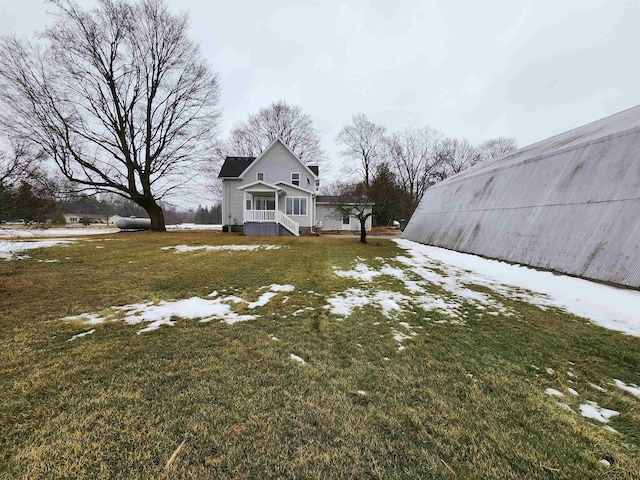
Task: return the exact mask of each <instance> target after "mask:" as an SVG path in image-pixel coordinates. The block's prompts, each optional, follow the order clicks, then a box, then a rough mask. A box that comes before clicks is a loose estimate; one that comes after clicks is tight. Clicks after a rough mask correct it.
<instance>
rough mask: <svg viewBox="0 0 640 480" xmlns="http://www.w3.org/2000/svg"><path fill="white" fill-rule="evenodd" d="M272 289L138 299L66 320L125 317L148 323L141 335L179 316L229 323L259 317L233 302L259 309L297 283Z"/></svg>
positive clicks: (129, 321) (98, 320)
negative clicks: (254, 295)
mask: <svg viewBox="0 0 640 480" xmlns="http://www.w3.org/2000/svg"><path fill="white" fill-rule="evenodd" d="M264 288H268V289H269V290H270V291H268V292H266V293H263V294H262V295H261V296H260V298H259V299H258V300H257V301H255V302H247V301H246V300H244V299H242V298H240V297H237V296H233V295H229V296H226V297H221V298H212V299H209V298H211V297H217V295H218V292H217V291H215V292H212V293H211V294H209V298H200V297H191V298H186V299H183V300H173V301H164V300H163V301H160V302H157V303H156V302H147V303H135V304H130V305H123V306H117V307H111V308H110V309H108V311H107V313H105V314H104V315H99V314H95V313H83V314H81V315H74V316H71V317H65V318H63V319H62V320H67V321H74V320H76V321H82V322H84V323H87V324H98V323H103V322H106V321H118V320H120V321H123V322H125V323H126V324H128V325H138V324H140V323H146V324H148V325H147V326H146V327H145V328H143V329H141V330H139V331H138V332H137V333H138V335H140V334H142V333H146V332H150V331H153V330H157V329H158V328H160V327H161V326H163V325H166V326H173V325H175V321H176V320H175V319H178V318H182V319H187V320H192V319H200V322H210V321H213V320H220V321H222V322H224V323H227V324H229V325H233V324H234V323H238V322H245V321H248V320H255V319H256V318H257V316H256V315H241V314H238V313H237V312H235V311H233V310H232V309H231V305H230V304H239V303H246V304H247V308H250V309H255V308H257V307H262V306H264V305H266V304H267V303H268V302H269V301H270V300H271V299H272V298H273V297H275V296H276V295H277V293H276V292H283V291H284V292H288V291H291V290H292V289H293V288H294V287H293V286H291V285H277V284H272V285H269V286H267V287H263V289H264Z"/></svg>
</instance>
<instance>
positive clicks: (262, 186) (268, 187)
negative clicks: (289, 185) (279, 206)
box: [238, 180, 284, 193]
mask: <svg viewBox="0 0 640 480" xmlns="http://www.w3.org/2000/svg"><path fill="white" fill-rule="evenodd" d="M238 190H243V191H245V192H249V193H251V192H274V193H282V192H284V190H282V188H280V187H278V186H277V185H273V184H271V183H267V182H263V181H262V180H257V181H255V182H252V183H248V184H246V185H243V186H241V187H238Z"/></svg>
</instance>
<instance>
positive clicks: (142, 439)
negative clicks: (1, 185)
mask: <svg viewBox="0 0 640 480" xmlns="http://www.w3.org/2000/svg"><path fill="white" fill-rule="evenodd" d="M256 244H260V245H275V246H278V247H280V248H274V249H270V250H260V251H251V250H247V251H243V250H194V251H185V252H177V251H175V250H163V249H162V247H167V246H174V245H190V246H197V245H209V246H216V245H256ZM28 253H29V255H31V256H32V257H33V258H31V259H25V260H14V261H0V364H1V365H2V369H1V371H0V479H13V478H24V479H34V478H122V479H131V478H144V479H147V478H357V479H361V478H454V477H455V478H514V479H522V478H545V479H546V478H552V479H560V478H567V479H574V478H606V479H611V478H640V398H636V397H635V396H634V395H632V394H630V393H629V392H628V391H624V390H622V389H620V388H618V387H616V386H615V385H614V384H613V382H614V379H619V380H621V381H622V382H625V383H626V384H627V385H629V384H633V383H635V384H637V383H638V380H639V379H640V377H639V375H640V371H639V370H640V338H636V337H630V336H626V335H623V334H620V333H617V332H612V331H608V330H605V329H603V328H600V327H597V326H595V325H593V324H591V323H589V322H587V321H586V320H583V319H580V318H576V317H574V316H571V315H569V314H567V313H564V312H562V311H559V310H556V309H553V308H547V309H546V310H543V309H541V308H539V307H537V306H534V305H532V304H530V303H527V302H524V301H520V300H514V299H513V298H512V297H506V296H504V295H503V294H501V293H499V292H496V291H494V290H492V289H489V288H487V286H486V285H467V288H468V289H469V290H471V291H475V292H477V293H478V295H482V296H484V297H482V298H485V299H490V300H491V302H493V303H492V304H493V305H494V307H495V305H499V306H500V307H499V308H498V307H496V308H484V307H483V306H482V305H481V304H479V303H478V302H475V303H474V302H471V301H467V300H465V299H460V298H457V299H456V298H453V297H452V294H451V292H447V291H445V290H444V289H442V287H441V286H438V285H436V284H433V285H430V284H429V283H428V282H425V281H422V283H421V285H422V287H423V288H424V289H425V290H426V294H425V295H427V294H428V295H429V298H431V299H443V300H444V301H445V303H446V302H452V301H455V302H457V304H458V312H463V311H464V314H462V313H461V317H462V318H463V319H464V321H454V320H453V317H452V316H451V315H450V314H447V312H446V309H443V308H439V307H437V305H436V304H433V305H435V306H433V307H432V308H426V307H425V308H422V307H421V306H420V302H419V301H418V300H415V301H414V300H411V299H410V300H406V298H407V297H409V298H413V297H412V292H410V291H409V290H408V289H407V285H408V283H407V282H403V281H400V280H399V278H398V277H397V276H394V275H392V274H379V275H377V276H375V277H374V278H372V279H371V280H370V281H363V280H361V279H358V278H354V277H353V276H352V277H350V276H349V275H342V276H340V275H339V274H340V271H347V270H349V269H353V268H354V267H356V266H357V265H368V266H370V267H371V268H379V269H380V268H382V266H383V265H386V266H388V267H390V268H395V269H398V268H400V267H402V264H401V263H399V262H398V261H397V259H396V257H397V256H398V255H404V251H403V250H401V249H400V248H398V247H397V246H396V244H395V243H393V242H391V241H389V240H378V239H370V242H369V243H368V244H367V245H362V244H360V243H358V241H357V239H356V238H355V237H354V238H351V237H345V238H344V239H343V238H338V239H326V238H325V239H318V238H286V237H284V238H250V237H242V236H236V235H233V234H221V233H214V232H168V233H164V234H153V233H149V232H144V233H127V234H124V233H122V234H114V235H110V236H107V237H92V238H87V239H81V240H80V241H78V242H76V243H73V244H71V245H68V246H56V247H51V248H46V249H41V250H37V251H36V250H34V251H30V252H28ZM38 260H41V261H38ZM44 260H57V261H56V262H45V261H44ZM432 269H433V273H434V274H438V275H444V276H446V272H442V271H437V270H438V268H436V267H432ZM412 280H415V281H420V279H418V278H414V279H412ZM274 284H276V285H292V286H293V287H295V289H294V290H293V291H287V290H286V289H280V290H279V289H278V288H274V287H270V286H271V285H274ZM263 287H265V288H263ZM214 291H215V292H218V293H217V295H215V294H214V295H213V296H210V294H211V293H212V292H214ZM377 291H384V292H387V293H386V294H385V295H387V296H388V297H389V298H395V297H393V295H396V294H397V295H401V296H404V297H403V298H405V300H406V302H405V303H406V304H407V305H409V308H405V309H402V310H401V311H398V310H394V309H391V310H388V309H387V310H385V309H384V308H383V306H384V305H385V303H384V301H383V300H380V302H378V303H376V301H374V300H371V301H364V303H365V305H364V306H363V307H361V308H352V310H351V311H350V313H349V314H348V315H338V314H336V313H332V309H330V308H325V307H327V306H331V305H335V301H336V300H335V299H336V298H342V301H343V303H344V301H345V292H351V294H352V297H353V295H355V296H357V294H356V293H354V292H361V294H362V295H365V297H366V296H367V295H368V297H366V298H373V296H374V295H375V293H376V292H377ZM265 292H267V293H268V292H271V293H272V294H273V295H271V294H270V297H271V298H267V297H264V294H265ZM362 292H366V293H362ZM341 295H342V297H341ZM223 296H235V297H239V298H242V299H243V300H244V302H238V303H235V302H233V301H227V303H226V304H228V305H230V306H231V309H232V311H233V312H235V313H237V314H239V315H253V316H256V317H257V318H255V319H253V320H246V321H239V322H237V323H233V324H229V323H225V322H223V321H220V319H214V320H212V321H208V322H201V321H199V319H197V318H192V319H184V318H183V319H179V318H176V317H174V318H172V319H171V320H172V321H174V322H175V323H174V325H173V326H169V325H162V326H160V328H157V329H155V330H152V331H147V332H143V333H140V334H138V332H140V330H141V329H143V328H145V326H147V325H148V324H147V323H139V324H127V323H126V321H125V319H118V318H121V317H125V316H126V315H127V312H126V311H123V310H114V309H112V308H111V307H114V306H125V305H132V304H147V302H162V301H172V300H182V299H189V298H192V297H198V298H200V299H203V300H207V301H209V302H213V301H214V300H215V299H216V298H218V299H220V298H222V297H223ZM265 298H266V299H267V301H266V302H265V301H263V302H258V300H260V299H263V300H264V299H265ZM332 300H333V301H334V303H331V301H332ZM247 302H256V305H250V304H249V303H247ZM258 303H262V305H257V304H258ZM387 305H388V304H387ZM252 306H254V307H255V308H250V307H252ZM352 307H353V305H352ZM140 308H141V309H144V308H150V305H146V307H140ZM334 311H335V310H334ZM84 313H89V314H98V315H101V316H103V317H109V318H110V319H111V320H109V321H106V322H104V323H100V324H94V325H89V324H86V323H84V322H83V321H82V320H81V319H77V320H61V319H62V318H64V317H68V316H76V315H80V314H84ZM401 322H402V323H401ZM90 330H95V331H94V332H93V333H90V334H87V335H85V336H82V337H77V338H75V339H73V340H72V341H69V340H70V339H71V338H73V337H74V336H75V335H77V334H80V333H85V332H88V331H90ZM394 337H395V338H394ZM292 355H295V356H296V357H299V358H300V359H302V360H304V362H306V363H302V362H300V361H298V360H296V359H295V357H293V358H292ZM595 387H601V388H602V390H604V391H601V390H599V389H596V388H595ZM547 389H554V390H557V391H558V392H560V393H562V394H563V395H564V396H562V397H556V396H553V395H549V394H546V393H545V390H547ZM569 389H572V390H573V391H575V392H576V393H577V395H574V394H572V393H570V391H569ZM588 401H592V402H596V403H597V404H598V405H599V406H601V407H606V408H608V409H612V410H615V411H617V412H619V413H620V414H619V415H617V416H614V417H612V418H611V419H610V421H609V423H607V424H606V426H608V427H612V428H613V429H615V431H616V432H612V431H610V430H607V429H605V428H604V427H605V424H604V423H599V422H597V421H594V420H591V419H586V418H583V417H582V416H581V414H580V412H581V410H580V406H581V405H584V404H586V402H588ZM603 459H604V460H607V461H608V462H609V463H610V465H609V466H605V465H603V464H602V463H600V462H601V460H603Z"/></svg>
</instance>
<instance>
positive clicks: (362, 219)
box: [331, 197, 374, 243]
mask: <svg viewBox="0 0 640 480" xmlns="http://www.w3.org/2000/svg"><path fill="white" fill-rule="evenodd" d="M373 205H374V203H373V201H372V200H371V199H370V198H369V197H336V199H335V200H334V201H333V202H332V205H331V207H332V209H333V212H334V215H335V216H336V217H337V218H344V217H350V218H356V219H358V222H359V223H360V242H361V243H367V227H366V224H367V219H368V218H369V217H370V216H372V215H373V208H372V207H373Z"/></svg>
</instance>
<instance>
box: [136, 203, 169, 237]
mask: <svg viewBox="0 0 640 480" xmlns="http://www.w3.org/2000/svg"><path fill="white" fill-rule="evenodd" d="M140 206H141V207H142V208H144V209H145V210H146V211H147V213H148V214H149V218H150V219H151V230H153V231H154V232H165V231H166V230H167V229H166V227H165V225H164V212H163V211H162V208H161V207H160V205H158V204H157V203H156V202H155V200H151V201H148V202H147V203H145V205H140Z"/></svg>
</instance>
